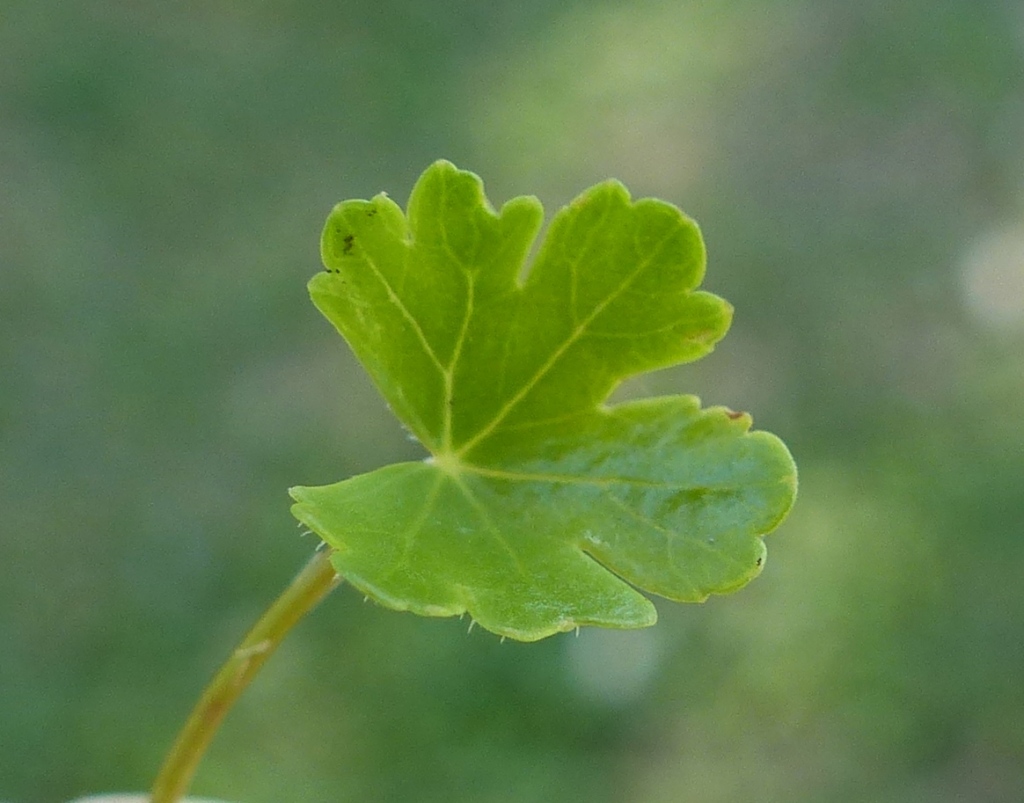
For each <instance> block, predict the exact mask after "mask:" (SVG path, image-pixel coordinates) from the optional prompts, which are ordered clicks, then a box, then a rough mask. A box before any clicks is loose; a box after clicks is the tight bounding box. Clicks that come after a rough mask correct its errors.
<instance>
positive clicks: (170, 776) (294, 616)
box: [150, 548, 341, 803]
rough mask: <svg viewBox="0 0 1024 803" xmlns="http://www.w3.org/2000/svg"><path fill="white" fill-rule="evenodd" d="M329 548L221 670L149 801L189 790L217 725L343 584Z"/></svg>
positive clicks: (162, 801)
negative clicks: (272, 658)
mask: <svg viewBox="0 0 1024 803" xmlns="http://www.w3.org/2000/svg"><path fill="white" fill-rule="evenodd" d="M330 556H331V551H330V550H329V549H326V548H325V549H320V550H317V551H316V552H315V553H314V555H313V557H312V558H311V559H310V561H309V562H308V563H307V564H306V565H305V566H304V567H303V568H302V570H301V571H300V572H299V573H298V574H297V575H296V576H295V579H293V580H292V582H291V584H289V586H288V588H286V589H285V590H284V593H282V594H281V596H279V597H278V598H277V600H275V601H274V604H273V605H271V606H270V607H269V608H268V609H267V610H266V612H264V614H263V616H261V617H260V619H259V621H258V622H256V624H255V625H254V626H253V628H252V630H250V631H249V633H248V634H247V635H246V637H245V639H244V640H243V641H242V643H241V644H239V645H238V647H237V648H236V649H235V651H234V652H233V653H231V656H230V657H229V658H228V660H227V661H226V662H225V663H224V665H223V666H222V667H221V668H220V670H219V671H218V672H217V674H216V675H214V677H213V680H211V681H210V683H209V685H208V686H207V687H206V689H205V691H203V696H202V697H200V698H199V702H198V703H196V707H195V708H194V709H192V713H191V714H189V717H188V719H187V720H186V721H185V726H184V727H183V728H182V729H181V733H179V734H178V738H177V739H176V740H175V742H174V746H173V747H171V751H170V752H169V753H168V754H167V758H166V759H164V764H163V766H162V767H161V768H160V772H159V774H158V775H157V777H156V781H155V782H154V784H153V790H152V792H151V793H150V795H151V796H150V803H177V801H178V800H180V799H181V798H182V797H183V796H184V795H185V793H186V792H187V791H188V788H189V785H190V784H191V783H192V777H193V776H194V775H195V773H196V768H197V767H198V766H199V762H200V760H201V759H202V757H203V754H204V753H205V752H206V749H207V747H209V745H210V742H211V741H212V740H213V737H214V734H216V732H217V728H218V727H220V723H221V721H222V720H223V719H224V716H225V715H226V714H227V712H228V711H230V710H231V706H233V705H234V704H235V701H236V700H237V699H238V697H239V695H241V693H242V692H243V691H244V690H245V688H246V687H247V686H248V685H249V683H250V682H252V679H253V678H254V677H255V676H256V673H257V672H259V670H260V667H262V666H263V664H264V662H265V661H266V660H267V658H269V657H270V656H271V654H272V653H273V652H274V650H276V649H277V646H278V645H279V644H280V643H281V641H282V640H283V639H284V637H285V636H286V635H288V632H289V631H290V630H291V629H292V628H293V627H294V626H295V624H296V623H297V622H298V621H299V620H300V619H301V618H302V617H303V616H305V615H306V614H307V613H309V612H310V611H311V610H313V608H315V607H316V606H317V603H319V602H320V600H322V599H323V598H324V597H325V596H327V594H328V593H330V591H331V590H332V589H333V588H334V587H335V586H337V585H338V584H339V583H340V582H341V578H340V577H339V576H338V575H337V573H336V572H335V571H334V567H333V566H331V561H330Z"/></svg>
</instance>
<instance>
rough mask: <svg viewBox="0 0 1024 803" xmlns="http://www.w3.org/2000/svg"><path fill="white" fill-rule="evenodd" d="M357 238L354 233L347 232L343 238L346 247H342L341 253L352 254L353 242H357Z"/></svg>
mask: <svg viewBox="0 0 1024 803" xmlns="http://www.w3.org/2000/svg"><path fill="white" fill-rule="evenodd" d="M355 240H356V237H355V235H354V234H346V235H345V237H344V239H343V240H342V242H343V243H345V247H344V248H342V249H341V253H343V254H351V253H352V244H353V243H354V242H355Z"/></svg>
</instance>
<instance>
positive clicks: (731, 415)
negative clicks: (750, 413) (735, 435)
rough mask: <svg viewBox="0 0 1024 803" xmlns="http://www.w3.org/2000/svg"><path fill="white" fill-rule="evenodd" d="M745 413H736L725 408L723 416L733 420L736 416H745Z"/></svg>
mask: <svg viewBox="0 0 1024 803" xmlns="http://www.w3.org/2000/svg"><path fill="white" fill-rule="evenodd" d="M745 415H746V413H738V412H736V411H735V410H726V411H725V416H726V418H728V419H729V420H730V421H735V420H736V419H737V418H743V416H745Z"/></svg>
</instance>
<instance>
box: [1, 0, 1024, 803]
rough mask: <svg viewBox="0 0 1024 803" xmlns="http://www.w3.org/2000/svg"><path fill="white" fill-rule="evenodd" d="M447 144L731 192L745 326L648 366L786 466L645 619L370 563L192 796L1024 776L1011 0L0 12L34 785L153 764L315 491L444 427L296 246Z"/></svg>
mask: <svg viewBox="0 0 1024 803" xmlns="http://www.w3.org/2000/svg"><path fill="white" fill-rule="evenodd" d="M442 156H444V157H447V158H449V159H452V160H453V161H455V162H456V163H457V164H458V165H459V166H460V167H464V168H468V169H471V170H474V171H475V172H477V173H479V174H480V175H482V176H483V177H484V179H485V182H486V185H487V190H488V193H489V195H490V197H491V199H492V200H493V201H494V202H495V203H496V204H500V203H501V202H503V201H504V200H506V199H508V198H509V197H511V196H513V195H517V194H524V193H533V194H537V195H538V196H540V198H541V199H542V200H543V201H544V203H545V205H546V206H547V208H548V210H549V212H550V211H551V210H553V209H554V208H557V206H558V205H560V204H562V203H564V202H566V201H567V200H569V199H570V198H571V197H572V196H573V195H574V194H576V193H577V192H579V191H580V190H582V189H583V188H585V187H586V186H589V185H590V184H592V183H594V182H596V181H599V180H601V179H604V178H606V177H608V176H616V177H618V178H620V179H621V180H623V181H624V182H625V183H626V184H627V186H629V187H630V189H631V190H632V192H633V193H634V195H636V196H643V195H658V196H660V197H664V198H666V199H668V200H671V201H673V202H675V203H677V204H678V205H680V206H681V207H683V208H684V209H685V210H686V211H687V212H689V213H690V214H691V215H693V216H694V217H695V218H697V220H698V221H700V223H701V225H702V227H703V230H704V234H705V237H706V240H707V243H708V248H709V253H710V260H709V272H708V278H707V281H706V286H707V287H708V288H709V289H711V290H713V291H715V292H717V293H720V294H721V295H724V296H725V297H726V298H728V299H729V300H730V301H732V302H733V303H734V304H735V305H736V308H737V314H736V320H735V324H734V327H733V330H732V332H731V334H730V336H729V337H727V338H726V339H725V341H724V342H723V343H722V344H721V345H720V346H719V347H718V349H717V351H716V352H715V353H714V354H713V355H711V356H710V357H708V358H707V359H706V360H704V361H703V362H701V363H698V364H694V365H691V366H686V367H684V368H681V369H675V370H670V371H665V372H661V373H659V374H656V375H652V376H649V377H646V378H644V379H641V380H638V381H636V382H634V383H633V387H632V389H633V390H634V391H635V392H641V393H662V392H679V391H683V392H695V393H698V394H700V395H701V396H702V398H703V399H704V401H705V403H708V404H727V405H729V406H732V407H734V408H737V409H745V410H751V411H753V413H754V415H755V420H756V422H757V425H758V426H759V427H762V428H765V429H769V430H771V431H774V432H776V433H778V434H779V435H781V436H782V437H783V438H784V439H785V440H786V441H787V442H788V443H789V444H790V446H791V448H792V450H793V452H794V454H795V455H796V458H797V461H798V463H799V465H800V468H801V497H800V500H799V502H798V504H797V506H796V508H795V510H794V512H793V514H792V516H791V518H790V519H789V520H788V521H787V523H786V524H785V525H784V526H783V527H782V529H780V530H779V531H778V532H777V533H776V534H774V535H772V536H771V537H770V539H769V543H768V546H769V561H768V564H767V568H766V570H765V572H764V574H763V575H762V576H761V577H760V578H759V579H758V580H757V581H755V582H754V583H753V584H752V585H751V586H750V587H748V588H747V589H745V590H744V591H742V592H740V593H739V594H736V595H734V596H729V597H719V598H715V599H713V600H711V601H710V602H708V603H707V604H706V605H702V606H676V605H672V604H667V603H665V604H662V603H660V602H659V610H660V612H661V622H660V624H659V625H658V626H657V627H656V628H654V629H651V630H647V631H642V632H631V633H616V632H602V631H585V632H583V633H582V634H581V635H580V636H579V637H578V638H574V637H572V636H571V635H570V636H562V637H556V638H551V639H549V640H547V641H544V642H542V643H539V644H536V645H520V644H514V643H508V642H506V643H504V644H500V643H499V642H498V640H497V639H496V638H494V637H492V636H490V635H489V634H487V633H483V632H480V631H474V632H473V633H472V634H469V635H467V633H466V627H465V623H464V622H459V621H455V620H426V619H419V618H416V617H414V616H411V615H408V614H398V613H393V612H390V611H386V610H383V609H380V608H377V607H376V606H374V605H372V604H364V602H363V601H362V599H361V598H360V597H359V595H358V594H357V593H355V592H354V591H352V590H351V589H346V588H345V587H342V589H340V590H339V591H338V592H336V593H335V594H334V595H333V596H332V597H331V598H330V599H329V600H328V601H327V602H326V603H325V604H324V605H323V607H322V608H321V609H320V610H319V611H317V612H316V613H315V614H314V615H313V616H312V617H310V618H309V619H308V620H307V621H305V622H303V623H302V625H301V626H300V627H299V628H298V629H297V630H296V632H294V633H293V634H292V635H291V637H290V638H289V639H288V640H287V642H286V643H285V645H284V646H283V648H282V649H281V651H280V653H279V654H278V655H276V656H275V657H274V659H273V660H272V661H271V662H270V663H269V664H268V666H267V668H266V669H265V671H264V674H263V676H262V677H261V678H260V679H259V680H258V681H257V683H256V684H255V686H254V687H253V688H252V689H251V690H250V691H249V692H248V693H247V695H246V696H245V697H244V698H243V700H242V702H241V703H240V705H239V707H238V708H237V709H236V710H235V711H234V712H233V713H232V715H231V716H230V718H229V719H228V722H227V724H226V727H225V729H224V731H223V732H222V733H221V735H220V737H219V738H218V740H217V741H216V742H215V744H214V747H213V749H212V750H211V752H210V754H209V756H208V758H207V760H206V762H205V763H204V764H203V766H202V768H201V771H200V774H199V777H198V779H197V783H196V786H195V790H196V792H197V793H202V794H206V795H216V796H221V797H225V798H229V799H233V800H236V801H239V803H280V801H295V802H296V803H327V802H328V801H364V800H365V801H385V802H387V803H390V802H391V801H396V802H397V801H416V802H417V803H420V802H423V803H430V802H433V801H437V802H438V803H440V802H441V801H453V802H454V803H460V802H461V801H466V802H467V803H469V801H473V802H474V803H498V802H499V801H501V802H502V803H517V802H518V801H596V802H597V803H605V802H607V803H613V802H614V803H620V802H621V803H676V802H677V801H694V802H697V803H720V802H722V803H724V802H725V801H754V800H756V801H787V802H788V803H802V802H803V801H808V802H809V801H835V802H839V803H842V802H844V801H850V802H851V803H852V802H853V801H858V802H860V801H865V802H866V801H871V802H872V803H875V802H877V801H882V802H886V801H894V802H895V801H901V802H903V801H928V802H929V803H942V802H943V801H967V800H969V801H1019V800H1024V581H1022V574H1024V415H1022V414H1024V7H1022V6H1021V4H1020V3H1019V1H1018V0H884V2H883V1H882V0H878V1H875V0H871V1H870V2H860V3H851V2H848V0H819V1H818V2H810V1H809V0H808V2H800V1H799V0H785V2H783V0H776V1H775V2H771V1H769V2H764V0H762V2H753V0H718V2H698V1H697V0H683V1H680V0H674V1H670V0H638V2H615V1H614V0H603V1H601V2H582V0H577V2H540V0H519V2H517V3H515V4H512V3H493V4H491V3H480V2H472V1H471V0H446V1H442V0H419V1H418V2H417V1H416V0H405V2H392V3H386V2H384V3H381V2H367V1H366V0H349V1H348V2H344V1H342V2H335V3H327V2H314V1H313V0H290V1H289V0H280V1H277V2H275V1H274V0H265V1H264V2H240V1H239V0H210V1H209V2H204V3H181V2H166V3H118V2H113V0H105V1H104V2H86V1H85V0H71V1H70V2H62V3H45V2H43V3H34V2H27V0H25V1H23V2H13V3H10V2H9V3H5V4H3V6H2V7H0V799H4V800H8V801H10V802H11V803H60V801H64V800H66V799H68V798H70V797H73V796H75V795H77V794H82V793H85V792H95V791H111V790H122V789H144V788H146V787H147V785H148V784H149V782H150V780H151V778H152V776H153V774H154V772H155V770H156V767H157V766H158V763H159V761H160V758H161V756H162V754H163V751H164V750H165V749H166V747H167V745H168V743H169V741H170V739H171V738H172V736H173V734H174V733H175V731H176V729H177V727H178V726H179V724H180V723H181V721H182V719H183V717H184V715H185V713H186V712H187V710H188V708H189V707H190V706H191V704H192V702H193V700H194V699H195V697H196V695H197V694H198V692H199V690H200V688H201V687H202V685H203V684H204V683H205V681H206V680H207V678H208V677H209V675H210V674H211V673H212V671H213V670H214V668H215V667H216V666H217V665H218V664H219V662H220V661H221V660H222V659H223V658H224V657H225V655H226V654H227V652H228V650H229V649H230V648H231V647H232V646H233V645H234V644H235V643H236V642H237V640H238V639H239V638H240V636H241V634H242V633H243V631H244V630H245V629H246V628H247V626H248V625H249V624H250V623H251V622H252V621H253V620H254V618H255V617H256V616H257V615H258V613H259V612H260V611H261V610H262V608H263V607H264V606H265V605H266V604H267V603H268V602H269V600H270V599H272V597H273V596H275V595H276V594H277V593H278V591H279V590H280V589H281V588H282V587H283V586H284V584H285V583H286V582H287V580H288V579H289V578H290V577H291V576H292V574H293V573H294V572H295V571H296V570H297V569H298V567H299V566H300V565H301V564H302V563H303V562H304V560H305V558H306V556H307V555H308V554H309V552H310V550H311V549H312V548H313V546H314V544H313V543H312V541H311V540H310V539H309V538H302V537H301V536H300V533H299V530H298V529H297V528H296V527H295V523H294V521H293V520H292V518H291V517H290V515H289V512H288V504H289V500H288V497H287V494H286V488H287V487H288V486H289V485H295V484H322V483H327V482H332V481H335V480H339V479H342V478H344V477H346V476H348V475H350V474H352V473H355V472H360V471H365V470H369V469H372V468H375V467H377V466H380V465H382V464H384V463H387V462H390V461H393V460H397V459H403V458H409V457H415V456H416V455H417V451H416V447H415V446H414V445H413V444H411V443H410V442H409V441H408V440H407V439H406V438H405V436H404V434H403V432H402V431H401V430H400V428H399V427H398V425H397V424H396V423H395V422H394V421H393V420H392V418H391V417H390V416H389V414H388V412H387V410H386V409H385V406H384V404H383V403H382V402H381V401H380V399H379V398H378V397H377V395H376V393H375V391H374V390H373V388H372V387H371V386H370V385H369V383H368V381H367V379H366V378H365V377H364V376H363V374H362V373H361V371H360V369H359V368H358V366H357V365H356V364H355V362H354V360H353V358H352V357H351V356H350V354H349V353H348V350H347V348H346V347H345V346H344V344H343V342H342V341H341V340H340V339H339V338H338V337H337V335H336V334H334V332H333V331H332V330H331V329H330V327H329V326H328V324H327V323H326V322H325V321H323V320H322V319H321V318H320V316H319V315H318V314H317V313H316V311H315V310H314V309H313V307H312V306H311V304H310V303H309V301H308V299H307V296H306V291H305V282H306V280H307V279H308V277H309V276H311V275H312V274H313V273H314V272H315V271H317V270H318V237H319V231H320V227H321V225H322V222H323V220H324V218H325V216H326V213H327V212H328V210H329V209H330V207H331V205H332V204H334V203H335V202H336V201H339V200H341V199H343V198H351V197H369V196H370V195H372V194H374V193H376V192H378V191H379V190H382V189H383V190H387V191H388V192H389V193H390V194H391V195H392V196H393V197H394V198H396V199H397V200H399V201H401V202H403V203H404V200H405V198H406V197H407V194H408V191H409V189H410V187H411V185H412V182H413V181H414V180H415V178H416V176H417V175H418V173H419V172H420V170H422V169H423V168H424V167H426V165H427V164H429V163H430V162H431V161H433V160H434V159H435V158H438V157H442Z"/></svg>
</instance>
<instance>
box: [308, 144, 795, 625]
mask: <svg viewBox="0 0 1024 803" xmlns="http://www.w3.org/2000/svg"><path fill="white" fill-rule="evenodd" d="M542 220H543V209H542V207H541V205H540V202H539V201H537V199H535V198H532V197H520V198H515V199H513V200H511V201H509V202H508V203H506V204H505V205H504V206H503V207H502V209H501V211H500V212H498V213H496V212H495V211H494V210H493V209H492V208H491V206H490V205H489V204H488V202H487V199H486V198H485V197H484V193H483V186H482V183H481V181H480V179H479V178H478V177H477V176H475V175H473V174H472V173H468V172H464V171H460V170H457V169H456V168H455V167H454V166H453V165H451V164H450V163H448V162H444V161H440V162H436V163H435V164H434V165H432V166H431V167H430V168H428V169H427V170H426V172H425V173H424V174H423V175H422V176H421V177H420V179H419V181H418V182H417V184H416V186H415V188H414V189H413V192H412V196H411V198H410V200H409V205H408V214H404V213H403V212H402V210H401V209H400V208H399V207H398V206H397V205H396V204H395V203H394V202H392V201H391V200H390V199H389V198H388V197H387V196H385V195H383V194H381V195H378V196H376V197H375V198H373V199H372V200H369V201H345V202H343V203H341V204H339V205H337V206H336V207H335V208H334V210H333V211H332V212H331V214H330V216H329V218H328V220H327V225H326V227H325V229H324V233H323V238H322V243H321V248H322V256H323V261H324V265H325V268H326V271H325V272H322V273H319V274H317V275H316V276H314V277H313V279H312V280H311V281H310V284H309V288H310V294H311V296H312V298H313V301H314V303H315V304H316V306H317V307H318V308H319V309H320V310H321V312H322V313H323V314H324V315H325V316H326V317H327V318H328V320H330V321H331V323H332V324H334V326H335V327H336V328H337V329H338V331H340V332H341V334H342V335H343V336H344V337H345V338H346V340H347V341H348V342H349V344H350V346H351V347H352V349H353V351H354V352H355V353H356V355H357V356H358V357H359V359H360V360H361V361H362V363H363V365H364V366H365V367H366V369H367V370H368V371H369V373H370V375H371V376H372V378H373V380H374V382H375V383H376V384H377V386H378V388H379V389H380V391H381V393H382V394H383V396H384V397H385V399H386V400H387V401H388V403H389V404H390V406H391V408H392V409H393V410H394V412H395V413H396V415H398V417H399V418H400V419H401V420H402V422H403V423H404V424H405V426H406V427H407V428H408V429H409V430H410V432H412V434H414V435H415V436H416V438H417V439H418V440H419V441H420V442H421V443H422V444H423V445H424V447H426V449H427V450H428V452H429V453H430V457H428V458H427V459H426V460H424V461H422V462H417V463H400V464H396V465H391V466H388V467H386V468H382V469H379V470H377V471H373V472H371V473H368V474H363V475H360V476H357V477H353V478H351V479H348V480H345V481H343V482H339V483H336V484H334V485H328V486H322V487H297V488H292V489H291V490H290V493H291V495H292V497H293V498H294V499H295V504H294V505H293V507H292V511H293V513H294V515H295V516H296V517H297V518H298V519H299V520H300V521H301V522H303V523H304V524H305V525H306V526H308V527H309V528H310V529H312V530H313V531H314V532H316V533H317V534H318V535H319V536H320V537H321V538H323V539H324V541H326V542H327V543H328V544H329V545H330V546H331V547H333V548H334V549H335V550H336V551H335V553H334V555H333V558H332V560H333V562H334V565H335V567H336V568H337V570H338V572H339V573H340V574H341V575H342V576H344V577H345V578H346V580H348V581H349V582H351V583H352V584H353V585H355V586H356V587H357V588H359V589H360V590H362V591H363V592H364V593H366V594H367V595H369V596H370V597H372V598H373V599H375V600H377V601H378V602H380V603H382V604H384V605H387V606H389V607H392V608H396V609H399V610H410V611H414V612H416V613H419V614H424V615H428V616H451V615H461V614H463V613H465V612H468V613H469V614H470V615H471V616H472V617H473V619H474V620H475V621H476V622H478V623H479V624H480V625H482V626H483V627H485V628H487V629H488V630H491V631H493V632H495V633H498V634H500V635H502V636H509V637H511V638H515V639H519V640H523V641H533V640H536V639H540V638H543V637H545V636H548V635H551V634H553V633H556V632H560V631H566V630H571V629H573V628H576V627H578V626H580V625H603V626H608V627H643V626H647V625H651V624H653V623H654V621H655V619H656V614H655V610H654V606H653V605H652V604H651V602H650V600H648V599H647V598H646V597H645V596H644V595H643V594H641V593H639V591H637V590H636V589H642V590H645V591H648V592H652V593H655V594H659V595H661V596H664V597H667V598H669V599H673V600H679V601H701V600H704V599H706V598H707V596H708V595H709V594H712V593H724V592H727V591H731V590H734V589H736V588H739V587H740V586H742V585H744V584H746V583H747V582H748V581H749V580H751V579H752V578H753V577H755V576H756V575H757V574H758V573H759V572H760V571H761V568H762V566H763V562H764V555H765V551H764V545H763V542H762V540H761V536H763V535H765V534H766V533H768V532H770V531H771V530H773V529H774V528H775V527H777V526H778V524H779V523H780V522H781V521H782V519H783V518H784V517H785V515H786V514H787V512H788V511H789V508H790V507H791V505H792V503H793V500H794V498H795V493H796V469H795V466H794V464H793V461H792V458H791V457H790V455H789V452H788V451H787V449H786V447H785V446H784V445H783V443H782V442H781V441H780V440H779V439H778V438H776V437H775V436H773V435H770V434H768V433H765V432H751V431H750V426H751V419H750V416H748V415H747V414H745V413H742V414H741V413H734V412H732V411H730V410H727V409H726V408H722V407H717V408H709V409H701V407H700V403H699V401H698V400H697V399H696V398H695V397H693V396H669V397H659V398H653V399H646V400H642V401H636V402H629V403H625V404H619V405H614V406H607V405H606V404H605V403H604V402H605V400H606V399H607V398H608V396H609V394H610V393H611V392H612V390H614V388H615V387H616V386H617V385H618V384H619V383H620V382H621V381H622V380H623V379H625V378H627V377H629V376H634V375H636V374H640V373H643V372H646V371H650V370H653V369H657V368H663V367H667V366H670V365H676V364H679V363H683V362H688V361H691V360H695V359H698V358H700V357H701V356H703V355H704V354H706V353H707V352H709V351H710V350H711V349H712V348H713V347H714V344H715V343H716V342H717V341H718V340H719V339H721V337H722V336H723V335H724V334H725V332H726V330H727V329H728V327H729V323H730V321H731V317H732V308H731V307H730V306H729V305H728V304H727V303H726V302H725V301H723V300H722V299H720V298H718V297H717V296H714V295H712V294H710V293H707V292H703V291H700V290H697V289H696V288H697V286H698V285H699V284H700V282H701V280H702V278H703V274H704V246H703V243H702V240H701V237H700V233H699V231H698V229H697V227H696V225H695V224H694V223H693V222H692V221H691V220H690V219H689V218H687V217H686V216H684V215H683V214H682V213H681V212H680V211H679V210H678V209H676V208H675V207H674V206H672V205H670V204H667V203H665V202H662V201H657V200H651V199H644V200H639V201H632V200H631V199H630V197H629V194H628V193H627V191H626V189H625V188H624V187H623V186H622V185H621V184H619V183H618V182H615V181H608V182H604V183H602V184H599V185H597V186H595V187H593V188H591V189H590V190H587V191H586V192H584V193H583V194H582V195H580V196H579V197H578V198H576V199H575V200H574V201H573V202H572V203H571V204H570V205H569V206H568V207H566V208H564V209H562V210H560V211H559V212H558V214H557V215H556V216H555V218H554V219H553V221H552V222H551V225H550V228H549V230H548V233H547V236H546V237H545V239H544V241H543V243H542V244H541V247H540V249H539V251H538V253H537V256H536V258H535V260H534V263H533V265H532V266H531V268H530V270H529V272H528V273H527V274H526V275H525V278H524V277H523V276H522V274H523V265H524V262H525V260H526V256H527V253H528V252H529V250H530V247H531V245H532V244H533V241H534V239H535V237H536V236H537V232H538V230H539V228H540V225H541V222H542Z"/></svg>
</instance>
